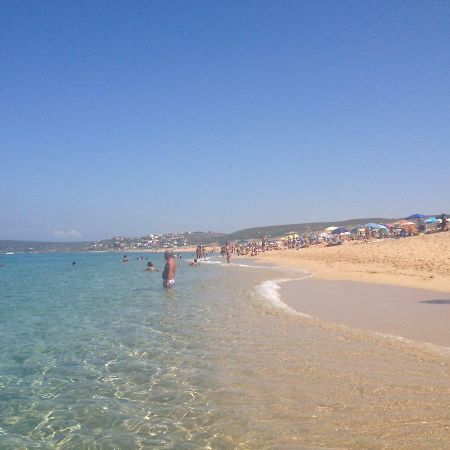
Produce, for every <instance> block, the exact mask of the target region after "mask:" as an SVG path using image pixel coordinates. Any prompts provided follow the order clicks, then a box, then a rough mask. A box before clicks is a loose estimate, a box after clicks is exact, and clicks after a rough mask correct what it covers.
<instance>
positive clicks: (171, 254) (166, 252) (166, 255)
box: [164, 250, 174, 260]
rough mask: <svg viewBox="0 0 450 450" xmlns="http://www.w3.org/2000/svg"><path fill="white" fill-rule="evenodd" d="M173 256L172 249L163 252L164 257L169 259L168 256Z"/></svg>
mask: <svg viewBox="0 0 450 450" xmlns="http://www.w3.org/2000/svg"><path fill="white" fill-rule="evenodd" d="M173 257H174V256H173V252H172V251H170V250H166V251H165V252H164V259H166V260H167V259H170V258H173Z"/></svg>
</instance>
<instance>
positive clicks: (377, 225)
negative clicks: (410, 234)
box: [364, 222, 387, 230]
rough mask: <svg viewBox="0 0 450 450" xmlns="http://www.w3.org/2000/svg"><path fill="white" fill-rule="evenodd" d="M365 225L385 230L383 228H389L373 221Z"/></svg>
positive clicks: (373, 228)
mask: <svg viewBox="0 0 450 450" xmlns="http://www.w3.org/2000/svg"><path fill="white" fill-rule="evenodd" d="M364 227H365V228H371V229H372V230H383V229H385V230H387V228H386V227H385V226H384V225H381V224H379V223H373V222H371V223H366V224H365V225H364Z"/></svg>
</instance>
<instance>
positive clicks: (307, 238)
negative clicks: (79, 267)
mask: <svg viewBox="0 0 450 450" xmlns="http://www.w3.org/2000/svg"><path fill="white" fill-rule="evenodd" d="M445 231H448V219H447V217H446V215H445V214H442V215H441V216H440V217H439V218H436V217H432V216H425V215H422V214H415V215H413V216H410V217H408V218H406V219H405V220H402V221H399V222H395V223H383V224H377V223H368V224H365V225H356V226H354V227H352V228H348V227H342V226H341V227H334V226H330V227H327V228H326V229H325V230H323V231H322V232H311V233H304V234H299V233H296V232H291V233H288V234H287V235H286V236H284V237H281V238H280V239H276V240H271V239H269V238H268V237H266V236H265V237H263V238H261V239H256V240H248V241H241V242H227V243H226V244H225V245H222V246H221V247H220V255H221V257H222V258H226V261H227V263H230V261H231V258H232V256H233V255H235V256H257V255H258V254H259V253H264V252H266V251H273V250H284V249H296V250H299V249H302V248H306V247H310V246H315V245H322V246H326V247H333V246H336V245H342V244H343V243H345V242H346V241H359V242H370V241H372V240H375V239H399V238H404V237H409V236H415V235H418V234H429V233H435V232H445ZM207 253H215V249H209V250H207V249H206V247H205V246H204V245H197V247H196V249H195V254H194V256H195V257H194V259H193V261H192V262H190V263H189V265H190V266H197V265H199V264H200V261H201V260H204V259H205V258H206V254H207ZM140 258H141V259H142V260H143V259H144V258H143V257H142V256H141V257H140ZM176 258H181V255H180V254H178V255H175V254H174V253H173V252H171V251H169V250H167V251H166V252H165V253H164V259H165V266H164V271H163V273H162V278H163V287H165V288H171V287H173V286H175V273H176V261H175V259H176ZM137 259H139V257H138V258H137ZM146 259H147V260H148V258H146ZM122 262H128V257H127V255H124V256H123V258H122ZM145 270H146V271H150V272H155V271H158V269H157V268H156V267H155V266H154V264H153V263H152V262H151V261H148V262H147V266H146V269H145Z"/></svg>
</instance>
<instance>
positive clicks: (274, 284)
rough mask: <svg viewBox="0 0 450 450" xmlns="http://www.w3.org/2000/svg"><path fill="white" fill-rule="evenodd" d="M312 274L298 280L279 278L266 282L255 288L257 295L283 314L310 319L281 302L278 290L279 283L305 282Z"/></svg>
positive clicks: (279, 287) (308, 316)
mask: <svg viewBox="0 0 450 450" xmlns="http://www.w3.org/2000/svg"><path fill="white" fill-rule="evenodd" d="M313 276H314V274H311V273H309V274H305V275H304V276H303V277H300V278H280V279H278V280H267V281H264V282H262V283H261V284H259V285H258V286H256V291H257V292H258V294H259V295H261V296H262V297H263V298H264V299H265V300H267V301H268V302H269V304H270V305H271V306H274V307H275V308H278V309H281V310H283V311H284V312H287V313H289V314H293V315H296V316H301V317H307V318H312V317H311V316H310V315H308V314H305V313H302V312H299V311H296V310H295V309H293V308H291V307H290V306H288V305H287V304H286V303H284V302H283V300H281V293H280V289H281V286H280V284H281V283H286V282H288V281H301V280H305V279H307V278H311V277H313Z"/></svg>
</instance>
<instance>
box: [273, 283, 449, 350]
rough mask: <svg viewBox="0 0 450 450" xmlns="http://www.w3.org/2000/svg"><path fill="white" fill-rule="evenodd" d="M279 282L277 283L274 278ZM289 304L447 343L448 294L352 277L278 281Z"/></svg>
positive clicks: (371, 328)
mask: <svg viewBox="0 0 450 450" xmlns="http://www.w3.org/2000/svg"><path fill="white" fill-rule="evenodd" d="M277 284H278V283H277ZM278 286H279V294H280V300H281V301H282V302H283V303H284V305H286V306H287V307H288V308H289V309H291V310H294V311H295V312H297V313H299V314H302V315H306V316H309V317H311V318H312V319H317V320H319V321H321V322H322V321H323V322H325V323H328V324H334V325H337V326H342V325H343V326H345V327H349V328H351V329H352V330H355V331H358V330H359V331H368V332H372V333H378V334H382V335H384V336H392V337H397V338H401V339H407V340H412V341H415V342H420V343H428V344H432V345H438V346H442V347H448V348H450V328H449V327H448V314H449V312H450V294H443V295H442V294H441V295H439V294H437V293H436V292H435V291H430V290H423V289H415V288H406V287H400V286H392V285H381V284H379V285H376V286H375V285H374V286H372V288H371V289H367V284H366V283H364V282H356V281H343V280H318V279H314V278H306V279H304V280H292V281H284V282H283V283H279V284H278Z"/></svg>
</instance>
